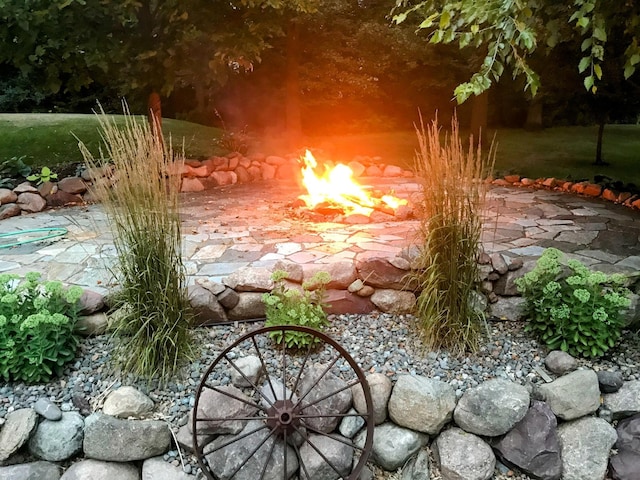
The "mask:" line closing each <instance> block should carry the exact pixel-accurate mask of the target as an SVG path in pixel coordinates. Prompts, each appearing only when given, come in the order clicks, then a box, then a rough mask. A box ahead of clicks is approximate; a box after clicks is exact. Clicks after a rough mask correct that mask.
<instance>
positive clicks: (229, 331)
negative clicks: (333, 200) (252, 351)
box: [0, 313, 640, 480]
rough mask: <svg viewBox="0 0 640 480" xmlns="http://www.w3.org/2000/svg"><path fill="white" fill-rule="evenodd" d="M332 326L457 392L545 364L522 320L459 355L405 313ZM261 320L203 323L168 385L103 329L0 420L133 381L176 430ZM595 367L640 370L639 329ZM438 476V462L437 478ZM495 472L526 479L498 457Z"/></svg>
mask: <svg viewBox="0 0 640 480" xmlns="http://www.w3.org/2000/svg"><path fill="white" fill-rule="evenodd" d="M330 320H331V326H330V327H329V328H328V330H327V333H328V334H329V335H330V336H331V337H333V338H334V339H335V340H336V341H337V342H338V343H339V344H341V345H342V346H343V347H344V348H345V349H346V350H347V352H349V353H350V354H351V356H353V358H354V359H355V360H356V362H357V363H358V364H359V365H360V367H361V368H362V369H363V370H364V371H365V372H371V373H372V372H379V373H383V374H385V375H387V376H389V378H391V380H393V381H395V380H396V379H397V378H398V375H402V374H411V375H424V376H427V377H430V378H436V379H440V380H442V381H444V382H447V383H449V384H450V385H451V386H452V387H453V388H454V389H455V391H456V395H457V396H458V397H460V396H461V395H462V394H463V393H464V391H465V390H466V389H468V388H471V387H473V386H476V385H478V384H479V383H480V382H483V381H485V380H488V379H491V378H495V377H501V378H506V379H509V380H511V381H514V382H517V383H520V384H522V385H525V386H526V385H533V384H539V383H543V382H544V380H543V379H542V378H541V377H540V375H539V374H538V373H537V372H536V369H544V357H545V355H546V353H547V351H546V350H545V349H544V348H543V347H541V346H540V345H539V344H538V343H537V342H536V341H535V340H534V339H532V338H531V337H530V335H528V334H526V333H525V332H524V331H523V328H524V324H523V323H520V322H495V323H493V322H492V323H490V324H488V328H487V330H488V334H487V335H486V336H485V337H484V338H483V339H482V342H481V347H480V349H479V351H478V352H476V353H473V354H468V355H466V356H464V357H454V356H451V355H449V354H448V353H447V352H444V351H440V352H436V351H425V349H424V348H423V347H422V345H421V343H420V340H419V339H418V338H417V335H416V334H415V333H414V329H413V328H412V322H413V320H414V319H413V317H411V316H408V315H390V314H379V313H373V314H367V315H338V316H331V317H330ZM259 326H262V323H261V322H257V323H237V324H235V325H227V326H216V327H208V328H203V329H198V330H196V331H195V332H194V341H195V342H196V343H197V344H198V345H199V346H200V347H201V349H200V354H199V356H198V358H197V359H196V360H195V361H194V362H192V363H191V364H190V365H188V366H186V367H185V368H184V369H183V370H182V371H181V372H180V374H179V375H177V376H176V378H174V379H173V380H172V381H170V382H169V383H168V384H167V385H165V386H162V387H160V386H158V385H156V384H151V385H149V384H147V383H145V382H142V381H135V380H133V379H128V378H124V379H123V378H121V377H120V376H117V375H114V374H113V373H112V372H111V362H110V352H111V347H110V343H109V337H108V336H106V335H102V336H98V337H94V338H88V339H84V340H83V341H82V342H81V345H80V347H79V349H78V352H77V357H76V360H75V361H74V362H72V363H70V364H69V365H68V367H67V368H66V369H65V371H64V374H63V376H62V377H61V378H60V379H57V380H54V381H52V382H50V383H47V384H36V385H25V384H24V383H5V384H0V425H1V424H2V423H4V418H5V416H6V415H7V413H9V412H11V411H13V410H16V409H18V408H24V407H33V404H34V403H35V402H36V400H38V399H39V398H41V397H47V398H49V399H50V400H51V401H53V402H54V403H56V404H57V405H59V406H60V408H61V409H62V410H63V411H70V410H78V409H80V410H82V409H84V410H85V412H83V413H85V414H86V413H88V412H87V410H90V411H96V410H98V409H100V408H101V406H102V403H103V402H104V399H105V398H106V396H107V395H108V393H109V392H111V391H113V390H115V389H117V388H119V387H120V386H122V385H133V386H135V387H137V388H138V389H140V390H141V391H143V392H145V393H147V394H148V395H149V397H150V398H151V399H152V400H153V401H154V402H155V403H156V408H155V411H156V413H155V417H156V418H162V419H164V420H166V421H167V422H169V423H170V424H171V426H172V429H173V430H174V431H177V429H178V428H179V427H180V426H182V425H184V424H185V423H186V421H187V419H186V415H187V413H188V412H189V410H190V409H191V408H192V407H193V405H194V401H195V397H194V392H195V389H196V387H197V384H198V382H199V381H200V378H201V377H202V375H203V373H204V371H205V370H206V369H207V368H208V367H209V365H211V363H213V361H214V359H215V358H216V356H217V355H218V354H219V353H220V352H221V351H222V350H223V349H224V348H226V347H227V346H229V345H230V344H231V343H232V342H233V341H235V340H236V339H237V338H239V337H240V336H241V335H243V334H245V333H247V332H248V331H250V330H252V329H254V328H257V327H259ZM579 363H580V364H581V365H583V366H585V367H588V368H593V369H594V370H611V371H619V372H620V373H621V374H622V376H623V378H624V379H625V380H636V379H638V378H640V376H639V375H640V374H638V373H637V372H640V368H639V367H640V336H639V335H638V334H635V333H631V332H625V334H623V336H622V338H621V341H620V343H619V344H618V345H617V346H616V348H615V349H613V350H612V351H611V352H610V353H609V354H608V355H606V356H605V357H604V358H601V359H598V360H597V361H588V360H582V359H581V360H579ZM181 455H182V457H183V461H184V467H185V468H184V469H185V471H187V472H188V473H192V474H194V475H195V477H194V478H199V477H202V473H201V472H200V471H199V469H198V467H197V463H196V460H195V457H193V456H189V455H188V454H186V455H185V454H184V452H177V451H170V452H168V453H167V454H166V455H165V460H167V461H169V462H172V463H173V464H175V465H180V464H181ZM371 469H372V471H374V475H375V478H380V479H393V478H398V479H399V478H400V473H399V472H382V471H381V470H380V469H377V468H375V467H374V466H371ZM437 478H439V475H438V472H437V469H435V468H434V469H433V472H432V479H437ZM494 478H495V479H502V478H505V479H506V478H510V479H521V480H526V479H528V477H527V476H525V475H522V474H519V473H517V472H513V471H511V470H509V469H508V468H507V467H504V466H503V465H500V464H499V465H498V467H497V469H496V475H495V477H494Z"/></svg>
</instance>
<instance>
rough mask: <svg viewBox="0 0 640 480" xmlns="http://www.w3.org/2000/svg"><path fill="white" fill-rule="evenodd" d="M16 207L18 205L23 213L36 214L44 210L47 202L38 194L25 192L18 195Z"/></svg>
mask: <svg viewBox="0 0 640 480" xmlns="http://www.w3.org/2000/svg"><path fill="white" fill-rule="evenodd" d="M16 205H18V206H19V207H20V209H21V210H22V211H23V212H28V213H36V212H41V211H42V210H44V207H46V206H47V201H46V200H45V199H44V198H42V197H41V196H40V195H39V194H38V193H31V192H25V193H21V194H20V195H18V199H17V200H16Z"/></svg>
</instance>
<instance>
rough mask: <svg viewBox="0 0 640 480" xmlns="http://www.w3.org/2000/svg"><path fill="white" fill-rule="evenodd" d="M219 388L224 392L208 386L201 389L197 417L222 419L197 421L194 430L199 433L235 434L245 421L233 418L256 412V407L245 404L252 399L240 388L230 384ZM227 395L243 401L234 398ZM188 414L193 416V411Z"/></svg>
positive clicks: (190, 421) (248, 415) (190, 422)
mask: <svg viewBox="0 0 640 480" xmlns="http://www.w3.org/2000/svg"><path fill="white" fill-rule="evenodd" d="M219 389H220V390H221V391H222V392H224V393H220V392H218V391H215V390H212V389H210V388H204V389H202V391H201V392H200V399H199V402H198V412H197V418H198V419H211V418H213V419H224V420H206V421H199V422H198V427H197V429H196V431H197V432H198V433H200V434H211V433H215V434H218V435H221V434H226V433H231V434H237V433H239V432H240V431H241V430H242V429H243V428H244V426H245V424H246V423H247V422H246V421H245V420H233V419H234V418H236V417H238V418H239V417H251V416H252V415H254V414H255V413H256V412H257V408H255V407H252V406H251V405H249V404H247V402H252V400H251V399H250V398H249V397H247V396H246V395H245V394H244V393H242V390H239V389H237V388H236V387H234V386H232V385H227V386H223V387H220V388H219ZM227 394H228V395H227ZM229 395H233V396H234V397H236V398H241V399H243V400H245V401H240V400H236V399H235V398H232V397H230V396H229ZM189 415H190V417H191V416H193V411H192V412H191V413H190V414H189ZM189 424H190V425H191V424H192V419H191V418H189Z"/></svg>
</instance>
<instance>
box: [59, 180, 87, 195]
mask: <svg viewBox="0 0 640 480" xmlns="http://www.w3.org/2000/svg"><path fill="white" fill-rule="evenodd" d="M58 188H59V189H60V190H62V191H63V192H66V193H71V194H83V193H84V192H86V191H87V184H86V183H84V181H83V180H82V178H80V177H65V178H63V179H62V180H60V181H59V182H58Z"/></svg>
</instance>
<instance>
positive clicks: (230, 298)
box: [216, 288, 240, 310]
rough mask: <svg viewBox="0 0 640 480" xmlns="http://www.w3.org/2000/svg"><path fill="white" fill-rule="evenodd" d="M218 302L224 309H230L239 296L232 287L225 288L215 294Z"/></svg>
mask: <svg viewBox="0 0 640 480" xmlns="http://www.w3.org/2000/svg"><path fill="white" fill-rule="evenodd" d="M216 298H217V299H218V303H219V304H220V305H222V306H223V307H224V308H225V309H227V310H231V309H232V308H235V306H236V305H238V302H240V296H239V295H238V294H237V293H236V291H235V290H234V289H232V288H225V289H224V290H223V291H222V292H221V293H220V294H218V295H216Z"/></svg>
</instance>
